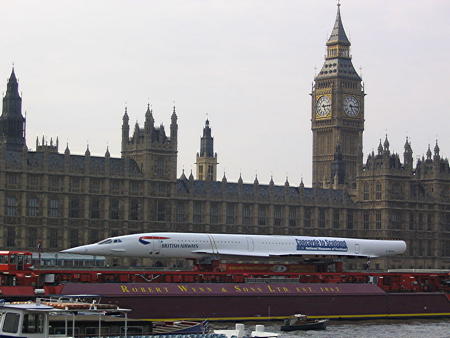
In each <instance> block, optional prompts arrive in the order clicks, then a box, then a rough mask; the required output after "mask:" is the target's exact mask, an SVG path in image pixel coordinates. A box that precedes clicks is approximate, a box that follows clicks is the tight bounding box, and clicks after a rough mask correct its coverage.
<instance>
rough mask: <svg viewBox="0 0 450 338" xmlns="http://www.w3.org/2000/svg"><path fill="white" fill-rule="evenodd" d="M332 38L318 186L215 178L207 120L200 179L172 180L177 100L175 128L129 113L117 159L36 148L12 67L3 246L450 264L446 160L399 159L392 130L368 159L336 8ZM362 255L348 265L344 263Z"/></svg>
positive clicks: (317, 137) (5, 113)
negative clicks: (116, 239)
mask: <svg viewBox="0 0 450 338" xmlns="http://www.w3.org/2000/svg"><path fill="white" fill-rule="evenodd" d="M326 46H327V53H326V56H325V61H324V63H323V67H322V68H321V70H320V71H319V72H318V74H317V75H316V76H315V78H314V86H313V89H312V93H311V97H312V102H311V112H310V114H311V129H312V134H313V182H312V187H305V186H304V184H303V182H301V183H300V184H299V185H295V186H292V185H290V184H289V182H288V181H286V183H285V184H284V185H281V186H280V185H275V184H274V182H273V181H272V180H271V181H270V182H269V183H268V184H260V183H259V182H258V180H257V179H255V180H254V182H253V183H250V184H249V183H244V182H243V181H242V178H239V180H238V181H237V182H228V181H227V179H226V177H225V176H224V177H223V178H222V179H218V178H217V163H218V162H217V154H216V153H215V152H214V143H213V137H212V132H211V128H210V125H209V121H208V120H207V121H206V124H205V126H204V128H203V135H202V136H201V142H200V151H199V152H198V153H197V154H196V177H195V178H194V176H193V174H192V173H191V174H190V175H189V177H186V175H185V174H184V172H183V174H182V175H181V177H179V178H177V145H178V137H177V135H178V123H177V114H176V110H175V108H174V109H173V112H172V116H171V124H170V127H169V128H168V130H165V129H164V127H163V126H162V125H161V126H156V125H155V120H154V117H153V112H152V110H151V109H150V107H148V108H147V111H146V112H145V123H144V125H143V126H141V125H139V124H137V123H136V125H135V126H134V128H133V129H131V130H130V124H129V116H128V113H127V111H126V110H125V113H124V115H123V119H122V128H121V132H122V133H121V137H122V143H121V157H120V158H113V157H111V156H110V154H109V151H108V150H107V151H106V153H105V155H104V157H97V156H91V154H90V152H89V149H87V150H86V152H85V154H84V155H76V154H71V152H70V149H69V147H68V146H66V147H65V149H62V148H61V147H60V144H59V142H58V140H55V141H53V140H51V141H50V142H47V141H45V140H44V139H43V140H42V141H40V140H37V141H36V145H35V149H34V150H33V149H31V148H30V147H29V145H27V144H26V140H25V118H24V116H23V114H22V108H21V105H22V99H21V97H20V95H19V90H18V82H17V79H16V75H15V71H14V69H13V71H12V73H11V76H10V78H9V80H8V83H7V90H6V94H5V96H4V97H3V109H2V115H1V116H0V247H1V248H2V249H3V250H17V249H23V250H30V251H33V250H34V251H35V250H36V248H37V247H38V245H39V246H40V247H41V250H43V251H47V252H56V251H59V250H61V249H65V248H69V247H73V246H77V245H82V244H86V243H92V242H95V241H97V240H100V239H103V238H106V237H109V236H116V235H121V234H130V233H139V232H157V231H171V232H176V231H179V232H218V233H220V232H225V233H243V234H245V233H246V234H278V235H311V236H336V237H359V238H373V239H402V240H404V241H406V243H407V252H406V253H405V254H403V255H401V256H397V257H390V258H388V259H387V258H386V259H381V258H380V259H377V260H375V261H374V262H373V263H372V264H374V268H377V269H387V268H389V269H398V268H406V269H411V268H416V269H450V169H449V163H448V159H444V158H442V157H441V155H440V149H439V145H438V144H437V143H436V144H435V145H433V146H432V147H431V148H430V147H429V148H428V151H427V153H426V157H422V159H419V160H417V161H414V160H413V150H412V146H411V143H410V142H409V141H408V139H406V140H405V146H404V149H403V154H402V155H400V154H398V153H395V152H393V151H392V150H391V149H390V146H389V140H388V138H387V137H386V139H385V140H383V142H382V141H380V144H379V146H378V150H377V151H376V152H372V153H370V154H368V156H365V155H364V154H363V144H362V142H363V132H364V121H365V109H364V95H365V94H364V87H363V85H362V80H361V77H360V76H359V75H358V73H357V72H356V71H355V69H354V67H353V64H352V59H351V54H350V41H349V40H348V38H347V35H346V33H345V31H344V27H343V24H342V20H341V16H340V9H339V6H338V9H337V16H336V21H335V23H334V27H333V29H332V32H331V35H330V37H329V39H328V41H327V42H326ZM302 114H309V113H308V112H302ZM118 122H119V121H118ZM119 123H120V122H119ZM193 155H194V154H193ZM193 157H194V156H193ZM135 263H136V262H134V261H131V262H129V264H135ZM363 263H365V262H364V261H358V260H349V261H348V262H345V264H346V269H348V270H356V269H361V267H362V264H363Z"/></svg>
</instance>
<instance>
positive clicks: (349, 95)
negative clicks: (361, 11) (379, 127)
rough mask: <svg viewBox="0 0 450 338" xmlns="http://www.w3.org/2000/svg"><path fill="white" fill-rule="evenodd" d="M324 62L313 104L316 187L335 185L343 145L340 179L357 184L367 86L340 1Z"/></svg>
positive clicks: (314, 90)
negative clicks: (337, 157) (335, 167)
mask: <svg viewBox="0 0 450 338" xmlns="http://www.w3.org/2000/svg"><path fill="white" fill-rule="evenodd" d="M326 45H327V53H326V56H325V62H324V64H323V66H322V69H321V70H320V72H319V73H318V74H317V75H316V77H315V78H314V86H313V89H312V93H311V97H312V105H311V129H312V132H313V175H312V176H313V182H312V183H313V187H327V186H332V183H333V180H334V177H333V175H334V174H335V173H334V171H333V170H332V164H333V161H334V153H335V151H336V149H337V148H339V149H340V154H341V157H340V158H341V161H342V167H343V168H345V172H343V173H341V174H340V181H341V182H342V183H343V184H345V185H346V186H347V187H354V186H355V178H356V176H357V172H358V170H359V168H360V167H361V165H362V135H363V131H364V95H365V94H364V88H363V86H362V82H361V81H362V80H361V77H360V76H359V75H358V73H357V72H356V70H355V68H354V67H353V64H352V60H351V55H350V45H351V44H350V41H349V40H348V38H347V34H345V30H344V26H343V24H342V19H341V12H340V4H338V7H337V14H336V20H335V23H334V26H333V30H332V32H331V35H330V38H329V39H328V41H327V43H326Z"/></svg>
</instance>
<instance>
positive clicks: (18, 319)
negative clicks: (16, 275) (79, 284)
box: [0, 299, 130, 338]
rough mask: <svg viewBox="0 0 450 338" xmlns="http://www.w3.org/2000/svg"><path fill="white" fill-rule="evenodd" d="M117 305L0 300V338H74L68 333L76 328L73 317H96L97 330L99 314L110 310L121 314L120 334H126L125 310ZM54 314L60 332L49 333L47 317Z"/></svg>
mask: <svg viewBox="0 0 450 338" xmlns="http://www.w3.org/2000/svg"><path fill="white" fill-rule="evenodd" d="M128 311H130V310H129V309H120V308H118V307H117V306H110V305H103V304H95V303H92V304H90V303H82V302H68V301H58V300H57V301H53V300H41V299H37V300H36V302H12V303H0V337H2V338H9V337H21V338H50V337H55V338H56V337H74V336H73V335H72V334H70V335H69V333H72V332H77V331H76V325H75V323H76V318H77V316H80V315H83V316H87V315H90V316H96V318H98V319H96V320H95V324H96V325H98V332H102V330H101V325H102V317H103V316H107V315H108V314H111V313H115V314H117V313H120V314H123V315H124V318H123V319H122V318H121V320H123V321H124V325H125V327H124V335H125V336H127V331H128V327H127V323H128V321H127V312H128ZM56 317H58V318H59V319H61V318H63V320H64V323H65V325H64V331H65V332H64V333H62V334H61V333H51V325H50V320H51V319H52V318H56Z"/></svg>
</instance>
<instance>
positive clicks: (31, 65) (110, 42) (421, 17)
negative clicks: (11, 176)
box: [0, 0, 450, 186]
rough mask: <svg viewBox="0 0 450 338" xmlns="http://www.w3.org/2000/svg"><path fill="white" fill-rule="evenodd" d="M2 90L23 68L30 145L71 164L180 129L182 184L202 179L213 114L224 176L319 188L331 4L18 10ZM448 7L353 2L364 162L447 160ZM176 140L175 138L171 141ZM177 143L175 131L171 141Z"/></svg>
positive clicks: (349, 12)
mask: <svg viewBox="0 0 450 338" xmlns="http://www.w3.org/2000/svg"><path fill="white" fill-rule="evenodd" d="M2 13H4V15H2V19H1V20H0V43H1V47H0V51H1V52H0V78H1V79H3V81H2V82H1V83H0V85H1V89H0V90H1V91H2V92H3V91H4V90H5V88H6V79H7V77H8V76H9V74H10V71H11V64H12V63H13V62H14V64H15V69H16V74H17V76H18V78H19V81H20V90H22V92H23V107H24V110H27V142H28V146H29V147H31V148H32V149H34V144H35V139H36V136H39V137H42V135H43V134H45V136H46V137H47V138H50V137H53V138H56V136H59V139H60V141H61V143H62V146H61V147H60V148H61V149H60V150H61V151H64V148H65V144H66V142H67V141H68V142H69V147H70V150H71V152H72V153H73V154H84V151H85V149H86V144H87V143H89V147H90V150H91V154H92V155H100V156H103V155H104V153H105V150H106V147H107V145H109V149H110V152H111V155H112V156H117V157H118V156H120V135H121V122H122V115H123V111H124V106H125V103H126V104H127V106H128V114H129V116H130V124H132V126H133V125H134V123H135V121H136V120H138V121H139V122H140V123H141V124H142V123H143V121H144V114H145V110H146V106H147V102H150V103H151V104H152V106H153V111H154V116H155V120H156V122H157V123H158V124H159V123H164V125H166V126H168V125H169V123H170V114H171V109H172V108H171V107H172V105H173V101H175V103H176V106H177V111H178V116H179V156H178V159H179V161H178V163H179V172H181V169H182V168H183V167H184V168H185V169H186V170H187V171H189V170H190V169H191V168H194V165H193V163H194V162H195V154H196V152H197V151H198V149H199V143H200V142H199V137H200V134H201V132H202V127H203V124H204V121H205V118H206V114H208V116H209V119H210V121H211V127H212V131H213V136H214V137H215V150H216V151H217V153H218V156H219V162H220V164H219V176H220V177H222V174H223V171H224V170H225V171H226V173H227V178H228V180H229V181H236V180H237V179H238V177H239V173H240V172H242V177H243V179H244V181H253V179H254V176H255V173H256V172H257V173H258V179H259V182H260V183H267V182H268V181H269V180H270V175H273V177H274V180H275V182H276V183H279V184H282V183H284V180H285V177H286V175H288V176H289V181H290V183H291V185H297V184H298V183H299V181H300V178H301V177H303V178H304V181H305V184H306V185H307V186H309V185H310V182H311V157H312V152H311V148H312V133H311V130H310V109H311V101H310V100H311V99H310V96H309V95H308V94H309V93H310V90H311V83H312V81H313V77H314V67H317V68H318V69H319V68H320V67H321V65H322V63H323V60H324V53H325V42H326V40H327V39H328V36H329V34H330V32H331V29H332V26H333V23H334V19H335V15H336V2H335V1H333V0H304V1H298V0H297V1H294V0H277V1H275V0H274V1H268V0H265V1H261V0H239V1H237V0H236V1H235V0H227V1H214V0H208V1H206V0H179V1H170V0H165V1H163V0H161V1H144V0H141V1H138V0H135V1H114V0H104V1H101V0H96V1H89V0H86V1H83V0H76V1H64V0H54V1H31V0H30V1H8V2H4V3H2ZM449 13H450V1H446V0H441V1H439V0H429V1H423V0H396V1H380V0H364V1H360V0H345V1H342V7H341V14H342V19H343V23H344V27H345V30H346V32H347V35H348V36H349V37H350V40H351V42H352V55H353V64H354V65H355V68H356V69H359V68H360V67H362V76H363V79H364V83H365V88H366V93H367V96H366V103H365V108H366V110H365V115H366V125H365V126H366V130H365V133H364V153H365V154H367V153H368V152H370V151H371V150H372V149H376V148H377V145H378V140H379V139H380V138H383V139H384V135H385V134H386V133H387V134H388V137H389V140H390V143H391V150H393V151H395V152H399V153H401V154H402V153H403V145H404V143H405V138H406V136H409V138H410V139H411V141H412V147H413V151H414V158H416V157H417V156H419V155H420V156H421V155H422V154H425V152H426V150H427V147H428V144H429V143H430V144H432V146H434V143H435V140H436V139H438V140H439V144H440V148H441V154H442V155H444V156H448V154H449V151H450V136H449V134H450V133H449V110H450V108H449V107H450V94H449V89H448V84H447V82H448V80H449V79H450V63H449V60H450V47H449V46H450V44H449V42H450V41H449V40H450V38H449V36H450V20H449V19H448V15H449ZM167 129H168V128H167ZM167 129H166V130H167Z"/></svg>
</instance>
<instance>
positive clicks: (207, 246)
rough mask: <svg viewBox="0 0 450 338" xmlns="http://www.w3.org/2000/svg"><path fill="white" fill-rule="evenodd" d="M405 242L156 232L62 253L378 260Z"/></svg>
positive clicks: (399, 251)
mask: <svg viewBox="0 0 450 338" xmlns="http://www.w3.org/2000/svg"><path fill="white" fill-rule="evenodd" d="M405 250H406V243H405V242H404V241H393V240H373V239H358V238H338V237H309V236H275V235H273V236H269V235H236V234H207V233H179V232H159V233H143V234H133V235H125V236H117V237H111V238H107V239H105V240H103V241H100V242H98V243H94V244H89V245H82V246H78V247H75V248H71V249H67V250H63V251H62V252H67V253H75V254H87V255H101V256H121V257H165V258H191V259H205V258H218V257H224V256H228V257H233V256H234V257H255V258H256V257H258V258H272V259H274V258H276V257H280V258H288V257H289V256H293V257H295V256H314V255H320V256H354V257H381V256H391V255H397V254H402V253H404V252H405Z"/></svg>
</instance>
